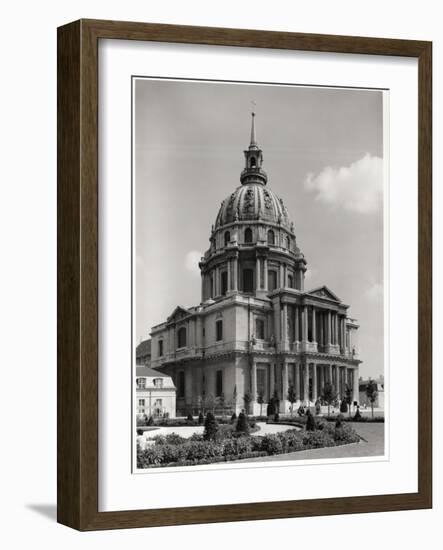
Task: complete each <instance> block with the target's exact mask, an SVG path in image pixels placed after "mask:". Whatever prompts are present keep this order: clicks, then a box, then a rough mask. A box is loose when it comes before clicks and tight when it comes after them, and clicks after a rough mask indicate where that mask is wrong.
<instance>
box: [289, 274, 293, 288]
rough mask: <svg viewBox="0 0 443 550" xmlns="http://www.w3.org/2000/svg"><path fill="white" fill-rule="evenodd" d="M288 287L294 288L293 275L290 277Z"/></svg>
mask: <svg viewBox="0 0 443 550" xmlns="http://www.w3.org/2000/svg"><path fill="white" fill-rule="evenodd" d="M288 287H289V288H294V277H293V276H292V275H288Z"/></svg>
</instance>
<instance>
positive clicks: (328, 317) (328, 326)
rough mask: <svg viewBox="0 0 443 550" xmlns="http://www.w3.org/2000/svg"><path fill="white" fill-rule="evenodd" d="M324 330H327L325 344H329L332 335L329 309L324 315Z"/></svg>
mask: <svg viewBox="0 0 443 550" xmlns="http://www.w3.org/2000/svg"><path fill="white" fill-rule="evenodd" d="M326 332H327V335H326V336H327V339H326V345H327V346H330V345H331V343H332V335H331V311H330V310H329V309H328V313H327V315H326Z"/></svg>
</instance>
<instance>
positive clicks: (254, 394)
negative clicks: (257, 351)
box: [251, 361, 257, 403]
mask: <svg viewBox="0 0 443 550" xmlns="http://www.w3.org/2000/svg"><path fill="white" fill-rule="evenodd" d="M251 396H252V401H253V402H254V403H255V401H257V363H256V362H255V361H253V363H252V367H251Z"/></svg>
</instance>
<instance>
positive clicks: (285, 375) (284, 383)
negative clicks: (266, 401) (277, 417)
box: [281, 361, 289, 412]
mask: <svg viewBox="0 0 443 550" xmlns="http://www.w3.org/2000/svg"><path fill="white" fill-rule="evenodd" d="M282 367H283V372H282V375H283V376H282V378H283V380H282V386H283V387H282V394H283V395H282V399H281V400H282V404H283V408H282V412H286V401H287V400H288V388H289V383H288V363H287V362H286V361H284V362H283V365H282Z"/></svg>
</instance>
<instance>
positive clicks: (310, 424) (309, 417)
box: [306, 409, 316, 432]
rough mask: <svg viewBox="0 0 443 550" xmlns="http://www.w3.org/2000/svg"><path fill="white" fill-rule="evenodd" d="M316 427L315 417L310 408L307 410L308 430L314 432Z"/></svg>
mask: <svg viewBox="0 0 443 550" xmlns="http://www.w3.org/2000/svg"><path fill="white" fill-rule="evenodd" d="M315 429H316V425H315V418H314V416H313V415H312V413H311V411H310V410H309V409H308V410H307V412H306V430H307V431H308V432H313V431H315Z"/></svg>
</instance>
